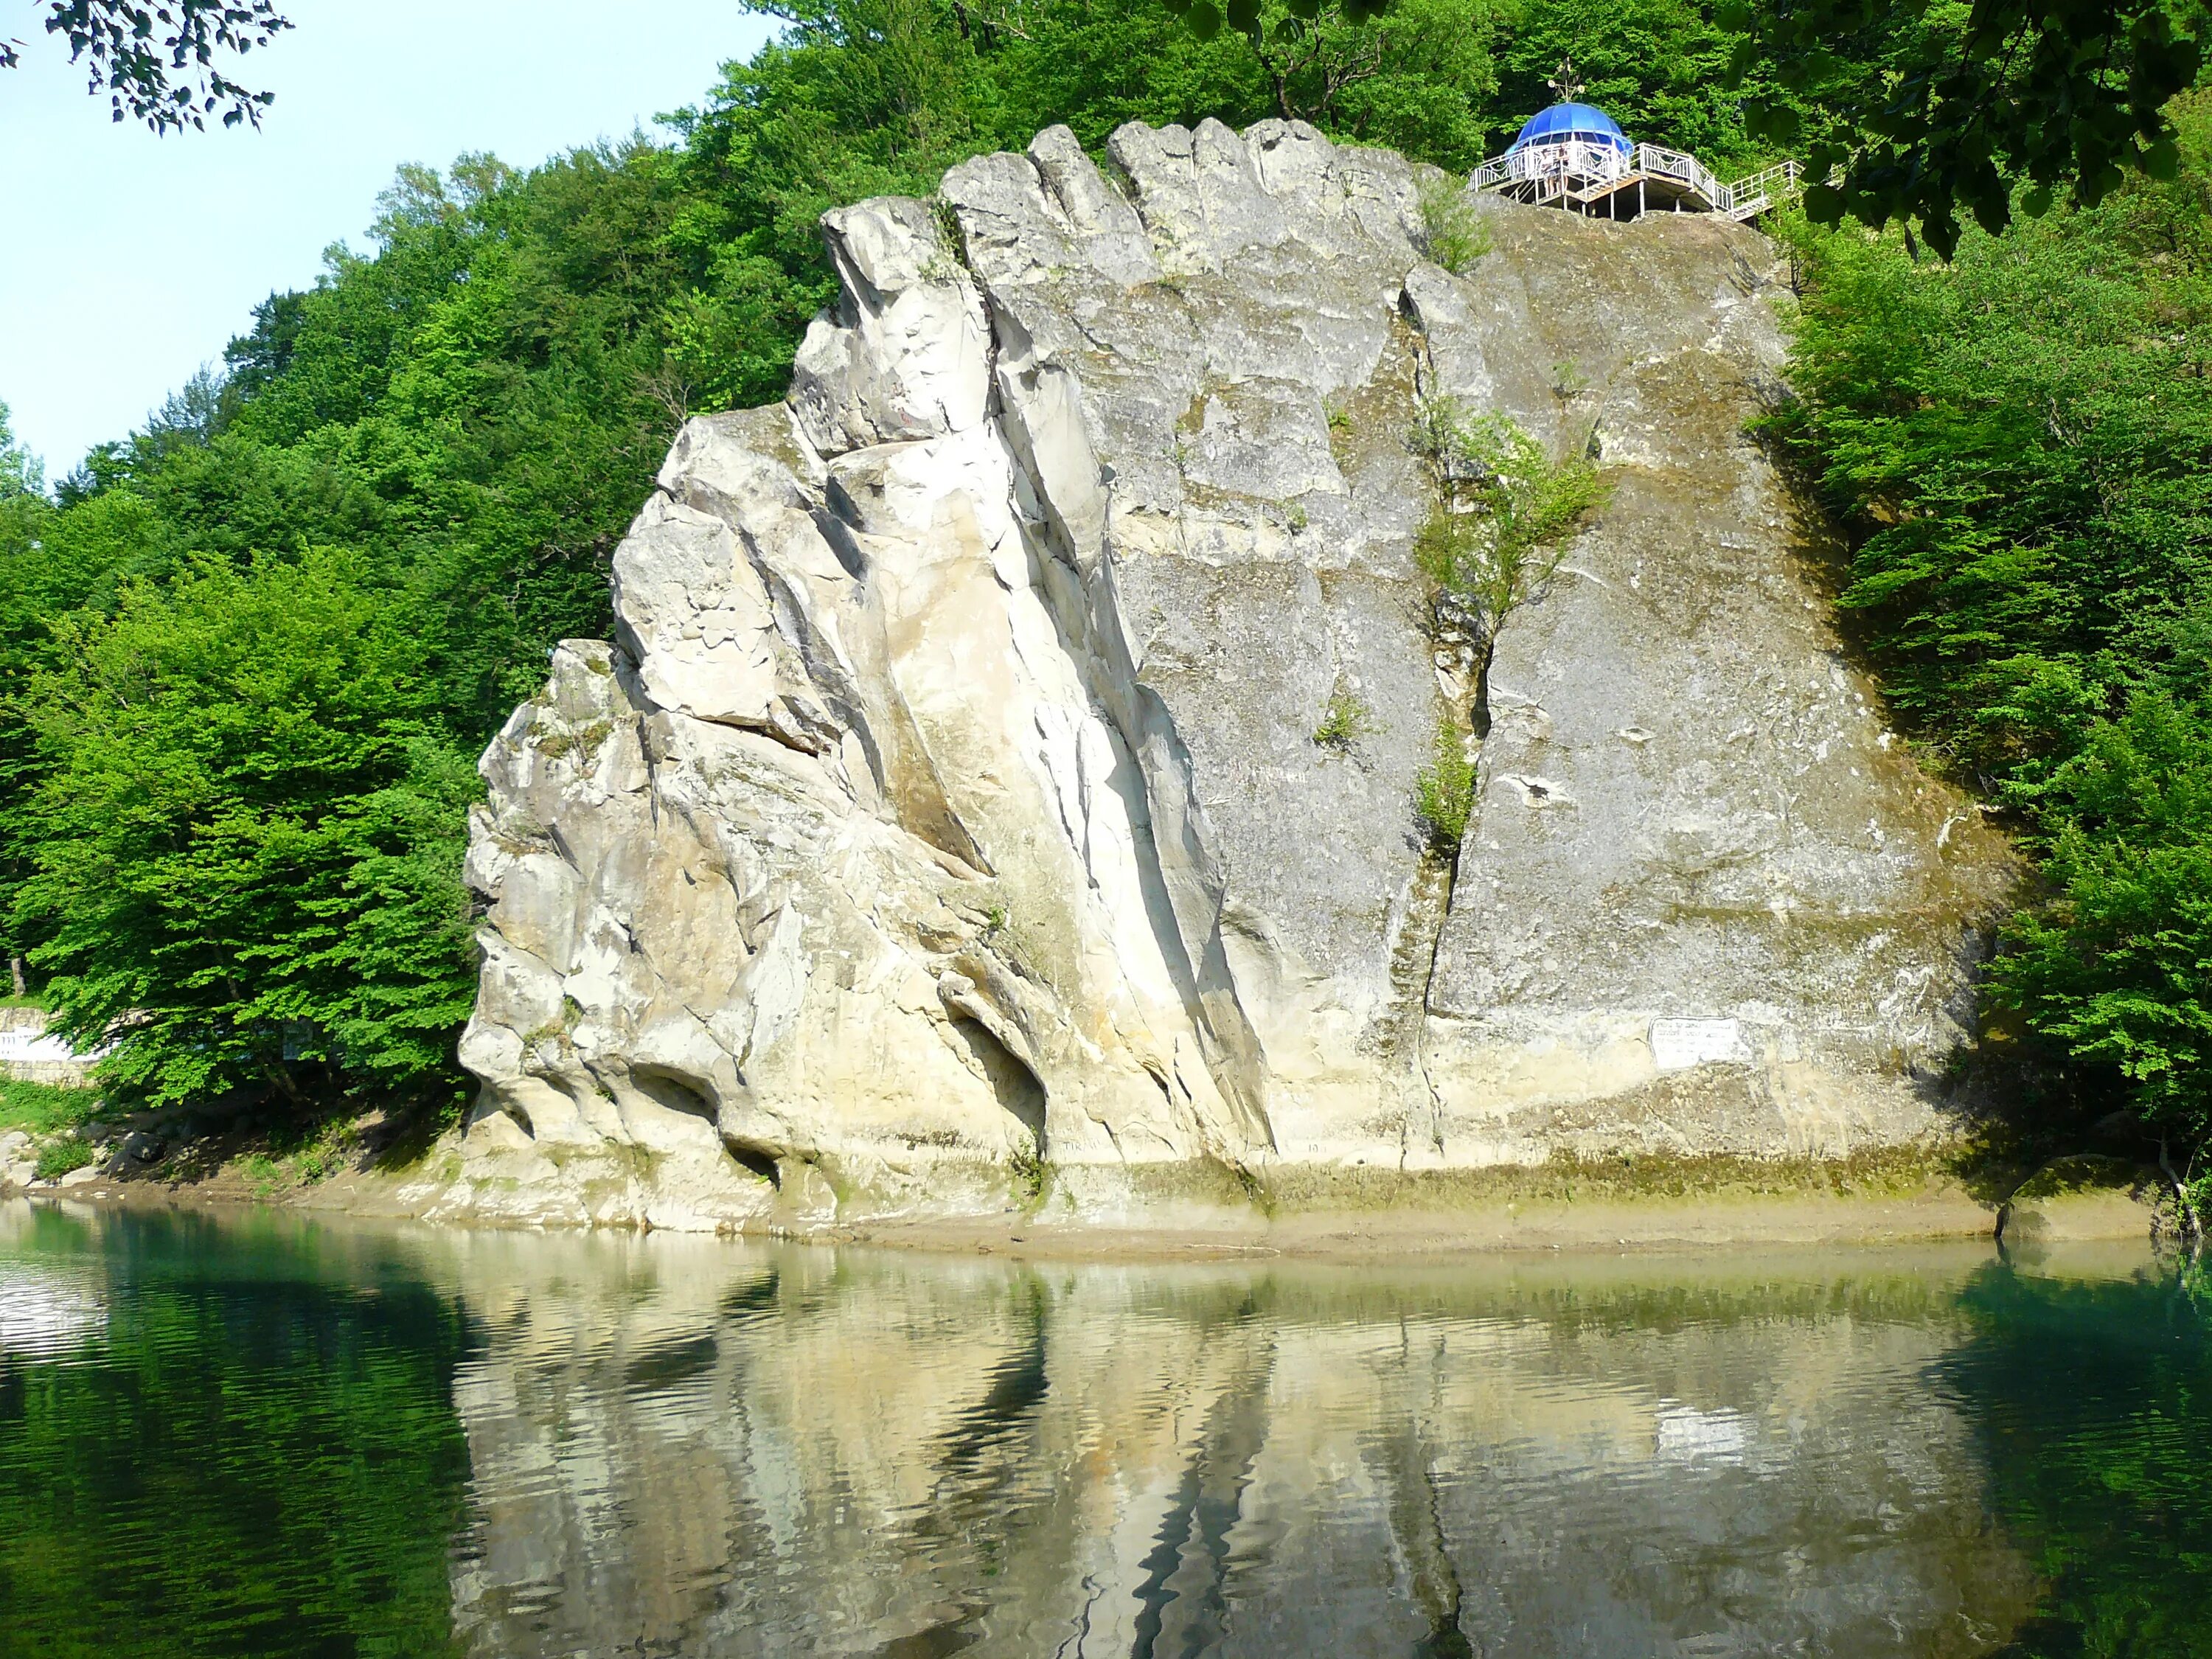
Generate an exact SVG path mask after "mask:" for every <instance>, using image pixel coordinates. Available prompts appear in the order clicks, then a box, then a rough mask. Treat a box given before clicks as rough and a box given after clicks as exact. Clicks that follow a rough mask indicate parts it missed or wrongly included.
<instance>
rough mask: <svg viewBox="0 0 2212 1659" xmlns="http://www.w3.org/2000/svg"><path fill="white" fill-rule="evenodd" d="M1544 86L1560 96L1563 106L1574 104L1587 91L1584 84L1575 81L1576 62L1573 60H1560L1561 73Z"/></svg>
mask: <svg viewBox="0 0 2212 1659" xmlns="http://www.w3.org/2000/svg"><path fill="white" fill-rule="evenodd" d="M1544 84H1545V85H1546V86H1547V87H1549V88H1551V89H1552V90H1553V92H1556V93H1557V94H1559V101H1560V102H1561V103H1563V104H1571V103H1573V102H1574V101H1575V100H1576V99H1577V98H1579V97H1581V96H1582V95H1583V92H1584V91H1585V90H1586V88H1584V87H1583V83H1582V82H1580V81H1577V79H1575V60H1574V59H1573V58H1561V59H1559V73H1558V74H1557V75H1555V76H1553V77H1552V78H1551V79H1550V80H1548V81H1547V82H1544Z"/></svg>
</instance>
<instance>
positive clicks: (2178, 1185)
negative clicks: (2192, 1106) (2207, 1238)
mask: <svg viewBox="0 0 2212 1659" xmlns="http://www.w3.org/2000/svg"><path fill="white" fill-rule="evenodd" d="M2194 1163H2195V1160H2194V1159H2191V1164H2192V1165H2193V1164H2194ZM2158 1167H2159V1168H2160V1170H2164V1171H2165V1172H2166V1180H2167V1181H2168V1182H2172V1186H2173V1207H2174V1211H2175V1213H2176V1215H2177V1216H2178V1218H2179V1223H2180V1226H2181V1236H2182V1237H2184V1238H2186V1239H2191V1240H2195V1239H2197V1238H2199V1237H2202V1236H2203V1228H2202V1227H2201V1226H2200V1225H2198V1222H2197V1206H2195V1205H2194V1204H2192V1203H2191V1202H2190V1201H2189V1183H2188V1182H2185V1181H2184V1180H2183V1179H2182V1178H2181V1177H2180V1176H2179V1175H2176V1174H2175V1173H2174V1170H2173V1159H2172V1158H2170V1157H2169V1156H2167V1153H2166V1137H2165V1136H2163V1135H2161V1136H2160V1137H2159V1142H2158Z"/></svg>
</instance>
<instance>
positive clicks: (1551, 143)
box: [1468, 63, 1797, 220]
mask: <svg viewBox="0 0 2212 1659" xmlns="http://www.w3.org/2000/svg"><path fill="white" fill-rule="evenodd" d="M1552 86H1553V88H1554V89H1555V90H1556V91H1557V92H1558V93H1559V102H1558V103H1556V104H1553V106H1551V107H1550V108H1549V109H1542V110H1539V111H1537V112H1536V113H1535V114H1534V115H1533V116H1531V117H1530V118H1528V122H1527V123H1526V124H1525V125H1523V126H1522V129H1521V133H1520V136H1519V137H1516V138H1515V139H1514V141H1513V143H1512V146H1511V148H1510V149H1507V151H1506V152H1505V154H1504V155H1500V156H1498V157H1497V158H1496V159H1494V160H1492V161H1485V162H1484V163H1483V164H1482V165H1481V166H1480V167H1477V168H1476V169H1475V170H1474V177H1473V178H1472V179H1469V180H1468V182H1469V183H1470V184H1472V185H1474V187H1475V188H1476V189H1477V190H1487V191H1497V192H1498V194H1500V195H1504V196H1510V197H1512V198H1513V199H1514V200H1516V201H1519V202H1528V203H1531V204H1535V205H1537V206H1541V207H1558V208H1564V209H1566V210H1570V211H1572V212H1577V213H1582V214H1584V215H1589V216H1598V217H1601V218H1607V219H1634V218H1638V217H1640V216H1642V215H1644V213H1646V212H1648V211H1652V210H1656V211H1659V212H1662V213H1663V212H1674V213H1723V214H1726V215H1727V216H1729V218H1731V219H1735V220H1744V219H1753V218H1756V217H1758V216H1759V215H1760V214H1762V213H1764V212H1765V211H1766V210H1767V209H1769V208H1771V207H1772V206H1773V205H1774V204H1776V203H1777V202H1778V201H1781V200H1782V199H1784V197H1788V196H1791V195H1794V194H1796V189H1797V163H1796V162H1795V161H1784V162H1782V163H1780V164H1779V165H1778V166H1775V167H1768V168H1766V169H1765V171H1764V172H1761V173H1753V175H1752V176H1751V177H1750V178H1748V179H1741V180H1740V181H1738V182H1737V183H1735V184H1733V185H1728V184H1723V183H1722V182H1721V181H1720V180H1719V179H1716V178H1715V177H1714V176H1713V175H1712V174H1711V173H1709V172H1708V171H1706V169H1705V167H1704V165H1703V164H1702V163H1700V162H1699V160H1698V158H1697V157H1696V156H1694V155H1688V154H1686V152H1684V151H1682V150H1679V149H1665V148H1663V147H1662V146H1661V145H1658V144H1639V143H1634V142H1632V140H1631V139H1630V138H1629V137H1628V135H1627V134H1626V133H1625V132H1623V131H1621V130H1620V122H1618V121H1616V120H1614V119H1613V117H1611V116H1610V115H1607V113H1606V112H1604V111H1603V110H1601V109H1600V108H1598V107H1597V106H1595V105H1594V104H1585V103H1582V102H1580V101H1578V100H1579V99H1580V96H1581V94H1582V90H1583V89H1582V87H1581V85H1580V84H1579V83H1578V82H1577V81H1576V80H1575V79H1574V65H1573V64H1571V63H1568V64H1560V65H1559V78H1558V79H1556V80H1554V81H1553V82H1552Z"/></svg>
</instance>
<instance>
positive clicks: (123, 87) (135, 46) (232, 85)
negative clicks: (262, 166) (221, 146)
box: [0, 0, 292, 132]
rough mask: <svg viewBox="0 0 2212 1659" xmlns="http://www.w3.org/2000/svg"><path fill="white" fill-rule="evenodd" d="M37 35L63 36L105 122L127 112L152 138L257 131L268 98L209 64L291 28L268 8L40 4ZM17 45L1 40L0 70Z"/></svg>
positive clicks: (227, 2)
mask: <svg viewBox="0 0 2212 1659" xmlns="http://www.w3.org/2000/svg"><path fill="white" fill-rule="evenodd" d="M46 9H47V14H48V15H47V17H46V33H49V34H58V35H62V36H64V37H65V38H66V39H67V40H68V41H69V44H70V62H71V63H82V64H86V65H87V66H88V68H89V69H90V70H91V72H92V78H91V81H90V83H89V88H90V90H92V91H94V92H99V91H100V90H102V89H103V88H104V89H105V90H106V93H107V94H108V104H109V107H110V108H111V110H112V112H113V117H114V118H115V119H116V120H118V121H120V120H121V119H123V118H124V117H125V115H126V114H127V115H129V116H131V118H133V119H136V120H141V121H143V122H144V123H145V124H146V125H148V126H149V127H151V128H153V130H154V131H156V132H179V131H183V130H184V129H185V128H186V127H193V128H197V129H202V130H204V129H205V127H206V126H207V118H208V117H209V116H210V115H213V114H215V113H216V112H217V111H218V110H220V111H221V112H222V124H223V125H225V126H227V127H234V126H236V125H238V124H239V123H240V122H241V121H250V122H252V124H253V125H255V126H258V125H261V112H262V111H263V110H264V109H265V108H267V107H268V106H269V104H270V100H271V99H272V97H273V94H270V93H266V92H252V91H249V90H248V89H247V88H245V87H242V86H240V85H239V83H238V82H235V81H234V80H232V79H230V77H229V76H226V75H225V74H223V73H222V70H218V69H217V68H216V66H215V62H216V53H217V52H232V53H238V54H243V53H245V52H251V51H252V49H253V48H254V47H256V46H267V45H268V44H269V43H270V41H271V40H274V39H275V38H276V35H277V33H279V32H280V31H282V30H284V29H289V28H290V27H292V25H291V23H290V22H289V21H288V20H286V19H285V18H283V16H280V15H278V13H277V11H276V6H275V4H274V3H272V0H156V3H154V4H150V5H149V4H143V3H133V0H47V5H46ZM19 46H20V43H18V42H15V41H11V40H6V39H4V38H0V69H14V68H15V67H16V65H17V64H19V63H20V62H21V52H20V51H19Z"/></svg>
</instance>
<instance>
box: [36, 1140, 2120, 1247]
mask: <svg viewBox="0 0 2212 1659" xmlns="http://www.w3.org/2000/svg"><path fill="white" fill-rule="evenodd" d="M2007 1184H2009V1183H2007ZM409 1190H410V1174H409V1172H407V1171H404V1170H401V1171H380V1170H355V1171H345V1172H342V1173H339V1174H337V1175H335V1176H331V1177H330V1178H328V1179H326V1180H324V1181H320V1182H313V1183H299V1184H277V1185H270V1183H268V1182H265V1181H261V1182H256V1181H254V1180H252V1179H251V1178H249V1176H247V1175H246V1173H245V1172H244V1171H243V1170H241V1169H240V1166H238V1165H236V1164H231V1165H227V1166H225V1167H224V1168H223V1169H222V1170H218V1171H216V1173H214V1174H212V1175H210V1176H204V1177H203V1178H201V1179H198V1180H196V1181H191V1182H160V1181H154V1180H147V1179H137V1180H113V1179H110V1178H107V1177H106V1176H100V1177H95V1178H94V1179H90V1180H80V1181H79V1182H76V1184H74V1185H71V1186H68V1187H61V1186H58V1185H43V1184H42V1185H41V1186H40V1187H37V1188H32V1189H31V1190H30V1191H29V1192H28V1193H27V1194H25V1195H26V1196H28V1197H30V1198H31V1199H33V1200H34V1201H47V1202H69V1203H94V1204H101V1205H130V1206H184V1207H210V1208H236V1207H240V1206H271V1207H279V1208H284V1209H290V1210H298V1211H305V1212H323V1213H343V1214H349V1215H360V1216H371V1217H386V1218H406V1217H412V1216H414V1215H416V1210H415V1209H414V1207H413V1206H410V1204H409V1203H408V1202H407V1201H406V1197H405V1194H407V1193H408V1192H409ZM2010 1196H2011V1201H2010V1202H2009V1204H2008V1203H2006V1202H2005V1201H2004V1198H2005V1194H2004V1193H2003V1191H2002V1188H2001V1187H2000V1188H1996V1190H1991V1189H1990V1187H1988V1186H1985V1185H1984V1184H1983V1183H1979V1182H1969V1181H1967V1180H1966V1179H1963V1178H1961V1177H1960V1176H1959V1175H1957V1174H1955V1173H1954V1172H1953V1171H1952V1170H1950V1169H1948V1168H1947V1167H1945V1165H1944V1164H1942V1163H1941V1162H1940V1161H1937V1160H1935V1159H1932V1158H1929V1156H1928V1155H1926V1154H1921V1153H1911V1152H1893V1153H1886V1154H1881V1155H1874V1156H1869V1157H1866V1158H1857V1159H1852V1160H1848V1161H1844V1162H1821V1161H1815V1160H1803V1161H1790V1160H1773V1161H1758V1160H1731V1159H1701V1160H1685V1161H1680V1162H1676V1161H1659V1162H1646V1163H1644V1164H1641V1165H1638V1164H1602V1165H1589V1164H1549V1165H1544V1166H1541V1167H1538V1168H1499V1169H1490V1170H1467V1171H1452V1172H1431V1173H1427V1174H1422V1175H1404V1176H1400V1175H1395V1174H1388V1173H1384V1172H1376V1171H1363V1172H1360V1173H1359V1177H1358V1180H1357V1181H1356V1182H1355V1181H1353V1180H1352V1179H1351V1178H1349V1177H1348V1176H1346V1175H1343V1174H1341V1173H1339V1174H1335V1175H1332V1176H1328V1177H1327V1178H1317V1177H1316V1175H1315V1174H1314V1172H1310V1171H1308V1172H1297V1171H1291V1172H1285V1174H1284V1175H1283V1176H1281V1177H1280V1178H1279V1179H1278V1180H1277V1181H1275V1182H1272V1183H1270V1184H1268V1185H1264V1186H1261V1187H1260V1188H1258V1189H1257V1190H1256V1191H1255V1193H1254V1194H1252V1196H1251V1199H1250V1200H1249V1201H1233V1202H1232V1201H1223V1200H1206V1199H1202V1198H1194V1197H1193V1196H1192V1195H1191V1194H1188V1193H1187V1192H1186V1193H1182V1194H1173V1195H1170V1194H1161V1195H1159V1196H1158V1198H1156V1199H1154V1200H1151V1201H1143V1200H1140V1201H1139V1202H1137V1203H1135V1204H1133V1205H1131V1206H1126V1207H1125V1208H1124V1209H1122V1210H1121V1212H1117V1213H1109V1214H1103V1215H1101V1214H1085V1213H1082V1212H1076V1211H1074V1210H1073V1209H1072V1208H1071V1207H1069V1206H1066V1205H1055V1204H1054V1202H1053V1194H1052V1193H1051V1191H1050V1190H1049V1189H1048V1190H1047V1192H1046V1193H1045V1194H1042V1198H1041V1199H1040V1200H1039V1201H1038V1202H1036V1203H1035V1204H1033V1205H1031V1206H1026V1207H1020V1208H1012V1207H1010V1208H1008V1209H1006V1210H1005V1211H1003V1212H998V1213H993V1214H983V1215H975V1214H967V1215H952V1214H926V1213H913V1212H908V1213H874V1214H867V1213H863V1214H845V1215H839V1216H818V1217H813V1218H798V1217H793V1218H782V1219H779V1220H777V1221H776V1222H775V1223H774V1224H772V1225H763V1226H761V1227H758V1228H749V1229H747V1230H746V1231H747V1234H748V1235H749V1236H764V1237H786V1238H793V1239H804V1240H811V1241H816V1242H820V1243H861V1244H870V1245H882V1246H888V1247H894V1248H901V1249H925V1250H953V1251H960V1252H982V1253H990V1254H1006V1255H1018V1256H1032V1257H1053V1258H1065V1257H1081V1258H1085V1259H1093V1260H1098V1259H1104V1260H1127V1261H1137V1260H1164V1261H1172V1260H1193V1259H1209V1258H1212V1259H1219V1258H1233V1257H1241V1256H1255V1255H1263V1256H1281V1257H1293V1258H1308V1259H1320V1260H1332V1259H1334V1260H1378V1259H1429V1260H1434V1259H1436V1258H1438V1257H1442V1256H1447V1255H1461V1254H1468V1253H1478V1252H1480V1253H1487V1252H1498V1251H1529V1250H1555V1249H1556V1250H1569V1249H1577V1250H1578V1249H1632V1250H1646V1249H1649V1250H1664V1249H1711V1248H1716V1247H1723V1248H1726V1247H1753V1246H1760V1245H1772V1246H1787V1247H1792V1248H1799V1249H1802V1248H1806V1247H1818V1246H1821V1245H1857V1244H1871V1243H1905V1242H1912V1241H1932V1240H1944V1239H1972V1238H1989V1237H1992V1236H1993V1235H1996V1233H1997V1232H1998V1231H1999V1230H2000V1223H2001V1221H2002V1228H2003V1231H2004V1232H2005V1234H2006V1236H2007V1238H2008V1242H2013V1243H2022V1242H2041V1241H2048V1242H2060V1241H2072V1240H2089V1239H2124V1238H2138V1239H2139V1238H2144V1237H2152V1236H2154V1235H2156V1234H2157V1233H2158V1232H2160V1231H2161V1225H2160V1224H2161V1218H2160V1209H2159V1205H2158V1196H2157V1194H2156V1191H2155V1188H2154V1187H2153V1186H2152V1184H2151V1183H2150V1182H2148V1181H2147V1180H2146V1179H2145V1178H2144V1177H2143V1174H2142V1172H2141V1171H2137V1170H2133V1169H2132V1168H2130V1167H2129V1166H2126V1165H2124V1164H2118V1163H2117V1162H2114V1161H2112V1160H2097V1159H2073V1160H2066V1161H2064V1162H2063V1163H2062V1164H2058V1165H2054V1166H2051V1170H2048V1171H2046V1172H2045V1173H2044V1174H2043V1175H2041V1176H2039V1177H2037V1178H2036V1179H2035V1180H2034V1181H2032V1182H2028V1183H2027V1185H2025V1186H2023V1187H2021V1188H2019V1189H2018V1190H2017V1191H2016V1192H2015V1193H2013V1194H2011V1195H2010ZM464 1225H477V1226H483V1225H499V1224H498V1223H497V1222H495V1221H489V1222H487V1221H484V1220H482V1219H477V1220H472V1221H471V1222H469V1223H466V1224H464Z"/></svg>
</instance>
